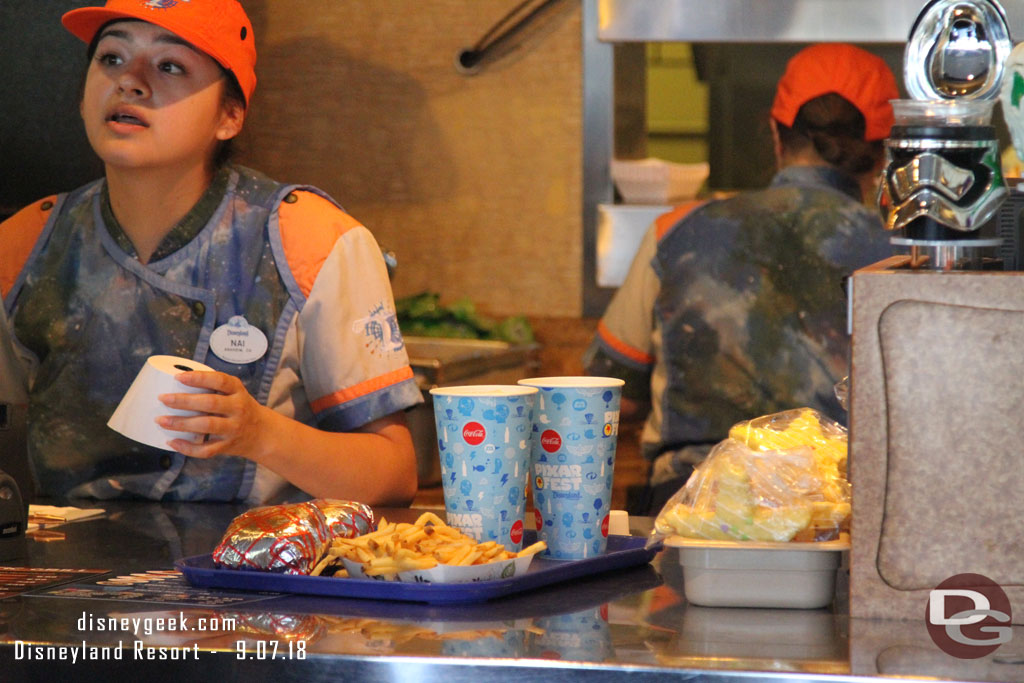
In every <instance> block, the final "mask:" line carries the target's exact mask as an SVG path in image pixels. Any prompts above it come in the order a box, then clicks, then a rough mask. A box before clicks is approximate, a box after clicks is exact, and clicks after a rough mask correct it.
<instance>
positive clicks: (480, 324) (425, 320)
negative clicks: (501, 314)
mask: <svg viewBox="0 0 1024 683" xmlns="http://www.w3.org/2000/svg"><path fill="white" fill-rule="evenodd" d="M395 308H396V309H397V313H398V326H399V327H400V328H401V330H402V334H404V335H407V336H411V337H452V338H455V339H486V340H492V341H503V342H508V343H510V344H531V343H533V341H534V338H533V328H531V327H530V323H529V321H528V320H527V319H526V318H525V317H524V316H521V315H514V316H511V317H508V318H505V319H504V320H500V321H498V320H495V319H494V318H489V317H487V316H485V315H482V314H481V313H480V312H479V311H477V310H476V306H475V305H474V304H473V302H472V301H471V300H470V299H469V298H468V297H462V298H461V299H458V300H456V301H453V302H452V303H450V304H448V305H446V306H443V305H441V296H440V295H439V294H437V293H435V292H422V293H420V294H414V295H412V296H407V297H404V298H401V299H397V300H396V301H395Z"/></svg>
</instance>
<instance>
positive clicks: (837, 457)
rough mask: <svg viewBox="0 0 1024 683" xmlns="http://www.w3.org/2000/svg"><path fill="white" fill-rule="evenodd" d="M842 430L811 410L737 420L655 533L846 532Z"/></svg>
mask: <svg viewBox="0 0 1024 683" xmlns="http://www.w3.org/2000/svg"><path fill="white" fill-rule="evenodd" d="M846 459H847V435H846V429H845V428H843V427H842V426H841V425H839V424H838V423H836V422H834V421H833V420H830V419H829V418H827V417H825V416H823V415H821V414H820V413H819V412H817V411H815V410H812V409H810V408H798V409H795V410H787V411H784V412H781V413H774V414H772V415H766V416H763V417H759V418H756V419H753V420H747V421H745V422H740V423H738V424H736V425H734V426H733V427H732V429H730V430H729V438H727V439H725V440H724V441H722V442H721V443H719V444H717V445H716V446H715V447H714V449H712V451H711V453H710V454H709V455H708V457H707V459H706V460H705V461H704V462H703V463H701V464H700V465H699V466H698V467H697V468H696V469H695V470H694V472H693V474H692V475H691V476H690V479H689V480H688V481H687V482H686V484H685V485H684V486H683V487H682V488H681V489H680V490H679V491H678V492H676V494H675V495H674V496H673V497H672V498H670V499H669V500H668V502H667V503H666V504H665V506H664V507H663V508H662V510H661V512H660V513H659V514H658V517H657V519H656V521H655V530H654V534H655V535H660V536H671V535H679V536H685V537H688V538H707V539H716V540H735V541H775V542H784V541H827V540H832V539H836V538H838V537H839V534H840V533H841V532H844V531H848V530H849V523H850V484H849V481H848V479H847V476H846Z"/></svg>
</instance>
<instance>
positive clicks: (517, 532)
mask: <svg viewBox="0 0 1024 683" xmlns="http://www.w3.org/2000/svg"><path fill="white" fill-rule="evenodd" d="M508 537H509V539H511V540H512V542H513V543H519V542H520V541H522V540H523V520H521V519H517V520H516V523H515V524H513V525H512V529H511V530H510V531H509V534H508Z"/></svg>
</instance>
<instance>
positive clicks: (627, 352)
mask: <svg viewBox="0 0 1024 683" xmlns="http://www.w3.org/2000/svg"><path fill="white" fill-rule="evenodd" d="M597 333H598V334H599V335H601V339H603V340H604V342H605V343H606V344H608V346H610V347H612V348H613V349H614V350H615V351H616V352H618V353H621V354H622V355H623V356H625V357H626V358H629V359H630V360H635V361H636V362H637V363H644V364H645V365H650V364H651V363H653V362H654V356H652V355H651V354H649V353H644V352H643V351H641V350H640V349H637V348H634V347H633V346H630V345H629V344H627V343H626V342H624V341H622V340H621V339H619V338H618V337H616V336H615V335H614V334H612V333H611V330H609V329H608V327H607V325H605V324H604V321H603V320H602V321H600V322H599V323H597Z"/></svg>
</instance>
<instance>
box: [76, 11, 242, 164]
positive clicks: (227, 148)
mask: <svg viewBox="0 0 1024 683" xmlns="http://www.w3.org/2000/svg"><path fill="white" fill-rule="evenodd" d="M116 21H142V20H141V19H112V20H110V21H108V22H107V23H105V24H103V25H102V26H100V28H99V30H98V31H96V33H95V34H94V35H93V37H92V40H91V41H89V47H88V48H87V49H86V53H85V57H86V60H85V62H86V67H85V69H86V73H85V74H82V82H81V83H80V84H79V88H78V100H79V101H81V100H82V97H84V95H85V78H86V75H87V73H88V70H89V67H88V65H89V64H91V63H92V58H93V57H94V56H95V55H96V46H97V45H98V44H99V42H100V37H101V36H102V35H103V30H104V29H105V28H106V27H107V26H109V25H110V24H113V23H114V22H116ZM214 61H215V62H216V60H214ZM217 66H219V67H220V71H221V74H222V75H223V76H224V96H223V97H222V98H221V105H222V106H225V107H226V106H229V105H231V106H238V107H241V108H242V111H245V108H246V105H245V93H243V92H242V86H241V85H239V84H238V79H237V78H235V74H233V73H232V72H231V71H229V70H228V69H225V68H224V66H223V65H222V64H221V63H220V62H217ZM234 142H235V139H234V138H231V139H230V140H221V141H220V142H219V143H218V144H217V149H216V150H214V153H213V167H214V168H220V167H221V166H223V165H224V164H226V163H228V162H229V161H231V157H232V156H233V154H234V147H235V145H234Z"/></svg>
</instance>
